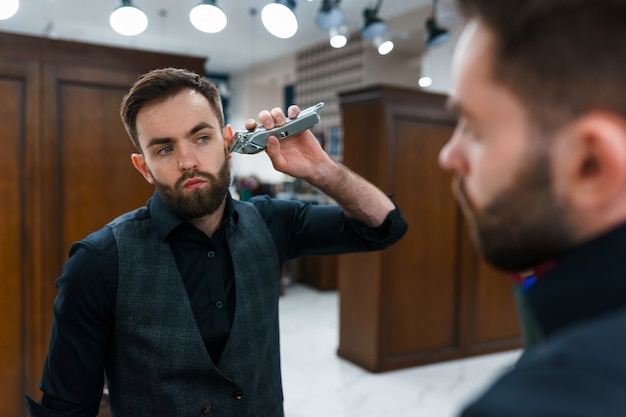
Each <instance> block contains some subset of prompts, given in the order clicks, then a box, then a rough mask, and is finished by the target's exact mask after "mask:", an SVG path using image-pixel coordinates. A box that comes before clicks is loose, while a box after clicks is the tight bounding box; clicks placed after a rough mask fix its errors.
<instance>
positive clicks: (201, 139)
mask: <svg viewBox="0 0 626 417" xmlns="http://www.w3.org/2000/svg"><path fill="white" fill-rule="evenodd" d="M209 139H210V138H209V137H208V136H206V135H204V136H200V137H199V138H198V142H200V143H206V142H208V141H209Z"/></svg>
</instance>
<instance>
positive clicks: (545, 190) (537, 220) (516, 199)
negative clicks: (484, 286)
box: [453, 155, 575, 272]
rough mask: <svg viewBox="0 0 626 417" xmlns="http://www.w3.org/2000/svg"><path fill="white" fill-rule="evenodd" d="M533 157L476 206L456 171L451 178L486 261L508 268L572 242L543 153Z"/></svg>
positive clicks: (525, 265) (548, 256)
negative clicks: (503, 188) (508, 185)
mask: <svg viewBox="0 0 626 417" xmlns="http://www.w3.org/2000/svg"><path fill="white" fill-rule="evenodd" d="M534 160H535V161H536V162H534V163H533V164H532V165H531V166H526V167H525V169H522V170H521V171H520V172H519V175H518V178H517V182H516V183H515V184H514V185H513V186H512V187H511V188H509V189H507V190H506V191H503V192H502V193H500V194H499V195H498V196H497V197H495V198H494V199H493V201H491V202H490V203H489V204H487V205H486V206H485V207H484V209H482V210H479V209H477V208H476V207H474V206H473V205H472V203H471V201H470V199H469V198H468V195H467V193H466V191H465V189H464V187H463V182H462V179H461V178H460V177H459V176H457V177H456V178H455V181H454V184H453V189H454V193H455V196H456V198H457V201H458V202H459V204H460V206H461V208H462V210H463V212H464V214H465V218H466V220H467V223H468V224H469V228H470V233H471V236H472V239H473V241H474V243H475V244H476V246H477V247H478V249H479V250H480V252H481V253H482V254H483V256H484V257H485V259H486V260H487V261H488V262H489V263H491V264H492V265H493V266H495V267H496V268H499V269H502V270H505V271H509V272H521V271H526V270H529V269H531V268H533V267H536V266H538V265H540V264H542V263H543V262H545V261H547V260H554V259H556V258H557V257H559V256H560V255H561V254H563V253H564V252H565V251H566V250H567V249H568V248H570V247H571V246H572V245H573V244H574V243H575V242H574V236H573V230H572V229H571V228H570V223H569V222H568V215H567V214H568V213H567V210H566V208H565V206H564V205H563V204H562V203H560V202H559V201H557V199H556V197H555V195H554V191H553V184H552V175H551V174H550V164H549V159H548V157H547V156H546V155H541V156H540V157H539V158H536V159H534Z"/></svg>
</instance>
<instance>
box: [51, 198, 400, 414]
mask: <svg viewBox="0 0 626 417" xmlns="http://www.w3.org/2000/svg"><path fill="white" fill-rule="evenodd" d="M250 202H251V203H253V204H254V205H255V207H256V208H257V209H258V210H259V212H260V214H261V216H262V217H263V219H264V221H265V223H266V225H267V226H268V228H269V230H270V233H271V235H272V237H273V240H274V243H275V245H276V250H277V253H278V256H279V259H280V261H281V262H284V261H285V260H287V259H291V258H295V257H299V256H308V255H328V254H338V253H349V252H356V251H367V250H379V249H383V248H385V247H387V246H389V245H390V244H391V243H394V242H396V241H397V240H398V239H399V238H400V237H401V236H402V235H403V234H404V233H405V232H406V229H407V224H406V221H405V220H404V218H403V217H402V214H401V213H400V211H399V209H398V208H396V209H395V210H393V211H392V212H391V213H389V215H388V216H387V218H386V219H385V221H384V223H383V224H382V225H381V226H379V227H377V228H375V229H372V228H369V227H367V226H366V225H364V224H363V223H361V222H359V221H357V220H354V219H350V218H348V217H346V216H345V215H344V214H343V212H342V211H341V210H340V209H339V208H338V207H337V206H333V205H328V206H325V205H314V204H307V203H301V202H297V201H289V200H278V199H271V198H269V197H267V196H261V197H255V198H253V199H252V200H250ZM147 207H148V210H149V212H150V216H151V218H152V221H153V226H154V227H155V230H156V231H157V233H158V234H159V236H160V237H161V238H162V239H163V241H164V242H167V243H168V244H169V245H170V248H171V250H172V253H173V256H174V258H175V260H176V263H177V265H178V268H179V271H180V273H181V277H182V279H183V282H184V284H185V288H186V289H187V293H188V295H189V298H190V302H191V305H192V309H193V312H194V316H195V319H196V322H197V325H198V329H199V330H200V333H201V335H202V338H203V340H204V343H205V345H206V347H207V350H208V352H209V354H210V356H211V358H212V359H213V361H214V363H216V364H217V363H218V362H219V357H220V355H221V353H222V350H223V348H224V346H225V344H226V341H227V340H228V335H229V334H230V328H231V325H232V322H233V317H234V312H235V294H234V288H235V286H234V272H233V260H232V259H231V255H230V251H229V250H228V246H227V242H226V237H225V233H224V225H225V223H226V222H227V221H228V220H229V219H230V218H233V219H234V220H235V222H236V221H237V217H238V213H237V212H236V210H235V209H234V207H233V203H232V200H231V199H230V196H229V197H228V199H227V203H226V209H225V213H224V219H223V221H222V224H221V225H220V227H219V228H218V230H217V231H216V232H215V233H214V234H213V236H211V237H209V236H207V235H205V234H204V233H203V232H202V231H200V230H199V229H198V228H196V227H195V226H194V225H193V224H191V223H189V222H186V221H184V220H183V219H181V218H180V217H178V216H177V215H176V214H174V213H173V212H172V211H171V210H170V209H169V208H168V207H167V206H165V204H164V203H163V201H162V200H161V199H160V197H159V196H158V194H157V193H155V194H154V196H153V197H152V198H151V199H150V200H149V202H148V204H147ZM234 261H235V262H236V260H234ZM117 282H118V255H117V246H116V244H115V239H114V238H113V234H112V231H111V229H110V228H109V227H104V228H103V229H101V230H99V231H97V232H95V233H93V234H91V235H89V236H88V237H87V238H85V239H83V240H82V241H80V242H77V243H75V244H74V245H72V247H71V248H70V258H69V259H68V261H67V262H66V263H65V265H64V267H63V272H62V274H61V276H60V277H59V279H58V280H57V281H56V286H57V287H58V294H57V297H56V299H55V302H54V322H53V326H52V333H51V338H50V348H49V352H48V358H47V360H46V366H45V368H44V373H43V378H42V381H41V384H40V388H41V390H42V391H43V393H44V395H43V398H42V400H41V404H42V405H43V406H44V407H46V408H50V409H53V410H57V411H60V412H68V413H69V412H72V413H88V412H89V411H91V410H94V409H96V410H97V407H98V404H99V402H100V397H101V395H102V388H103V384H104V378H103V365H104V364H105V363H106V360H107V357H108V352H109V349H110V346H111V340H112V338H113V335H114V327H115V300H116V292H117ZM42 415H43V414H42Z"/></svg>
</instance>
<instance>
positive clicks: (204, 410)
mask: <svg viewBox="0 0 626 417" xmlns="http://www.w3.org/2000/svg"><path fill="white" fill-rule="evenodd" d="M212 409H213V407H211V406H210V405H209V404H205V405H203V406H202V410H201V411H202V414H209V413H210V412H211V410H212Z"/></svg>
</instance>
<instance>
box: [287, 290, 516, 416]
mask: <svg viewBox="0 0 626 417" xmlns="http://www.w3.org/2000/svg"><path fill="white" fill-rule="evenodd" d="M338 302H339V301H338V296H337V293H336V292H334V291H331V292H319V291H316V290H314V289H311V288H309V287H306V286H303V285H299V284H293V285H290V286H289V287H288V288H287V291H286V294H285V295H284V296H283V297H282V298H281V301H280V320H281V326H280V327H281V349H282V364H283V389H284V394H285V414H286V417H319V416H333V417H409V416H410V417H454V416H456V415H457V414H458V411H459V409H461V408H462V406H463V404H464V403H465V402H467V401H468V400H470V399H472V398H473V397H474V396H475V395H476V394H477V393H479V392H480V391H481V390H482V389H484V388H485V387H486V386H488V385H489V383H490V382H491V381H492V380H493V379H494V378H495V377H496V376H497V375H499V374H500V373H501V372H503V371H504V370H506V369H507V368H508V367H510V366H511V365H512V364H513V363H514V362H515V360H517V358H518V356H519V353H520V351H519V350H516V351H511V352H504V353H498V354H492V355H485V356H480V357H474V358H468V359H463V360H458V361H452V362H444V363H438V364H432V365H426V366H420V367H415V368H410V369H404V370H399V371H393V372H386V373H380V374H374V373H370V372H368V371H366V370H364V369H363V368H360V367H358V366H356V365H354V364H353V363H351V362H349V361H346V360H343V359H341V358H339V357H338V356H337V354H336V350H337V346H338V337H339V332H338V306H339V305H338Z"/></svg>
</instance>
